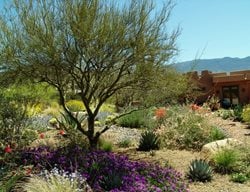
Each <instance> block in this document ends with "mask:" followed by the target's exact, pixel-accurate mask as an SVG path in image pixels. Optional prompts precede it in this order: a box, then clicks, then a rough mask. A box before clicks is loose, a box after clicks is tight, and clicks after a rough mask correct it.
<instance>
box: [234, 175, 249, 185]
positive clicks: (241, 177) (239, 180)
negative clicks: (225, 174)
mask: <svg viewBox="0 0 250 192" xmlns="http://www.w3.org/2000/svg"><path fill="white" fill-rule="evenodd" d="M248 179H249V178H248V177H247V175H245V174H244V173H234V174H232V175H231V181H233V182H236V183H245V182H246V181H247V180H248Z"/></svg>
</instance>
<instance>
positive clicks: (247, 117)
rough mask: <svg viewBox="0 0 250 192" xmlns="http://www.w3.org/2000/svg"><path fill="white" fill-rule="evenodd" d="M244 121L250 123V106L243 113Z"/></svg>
mask: <svg viewBox="0 0 250 192" xmlns="http://www.w3.org/2000/svg"><path fill="white" fill-rule="evenodd" d="M242 120H243V121H245V122H247V123H250V105H246V106H245V107H244V108H243V111H242Z"/></svg>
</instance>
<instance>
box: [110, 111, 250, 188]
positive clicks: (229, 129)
mask: <svg viewBox="0 0 250 192" xmlns="http://www.w3.org/2000/svg"><path fill="white" fill-rule="evenodd" d="M206 118H207V119H208V121H209V122H211V123H212V124H214V125H216V126H218V127H220V128H222V129H223V130H224V131H225V132H226V133H227V134H228V135H229V136H231V137H233V138H235V139H237V140H239V141H242V142H243V143H248V144H250V136H249V135H248V136H247V135H246V134H249V133H250V129H249V127H248V125H246V124H242V123H240V122H233V121H232V120H223V119H221V118H220V117H217V116H216V115H215V114H213V113H208V114H206ZM105 137H107V138H110V139H112V140H113V141H115V143H118V142H119V141H122V140H123V139H125V138H130V139H131V140H133V141H138V139H139V138H140V131H139V130H138V129H130V128H121V127H116V126H113V127H112V128H111V130H109V131H108V132H107V133H105ZM135 143H136V142H135ZM117 152H118V153H123V154H124V153H125V154H127V155H129V157H130V158H131V159H134V160H145V161H150V162H155V163H159V164H161V165H166V164H170V165H171V166H173V167H174V168H175V169H177V170H178V171H180V172H181V173H183V174H185V173H186V172H187V169H188V166H189V164H190V161H191V160H193V159H195V158H199V157H200V153H199V152H190V151H185V150H183V151H179V150H168V149H163V150H159V151H156V152H155V153H154V154H152V153H150V152H138V151H136V149H135V147H132V148H128V149H117ZM190 191H191V192H250V182H248V183H245V184H239V183H234V182H231V181H230V178H229V176H227V175H220V174H214V177H213V180H212V181H211V182H209V183H199V182H196V183H191V184H190Z"/></svg>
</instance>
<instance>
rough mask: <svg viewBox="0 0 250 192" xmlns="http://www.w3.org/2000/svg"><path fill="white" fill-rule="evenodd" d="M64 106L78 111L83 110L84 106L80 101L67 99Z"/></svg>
mask: <svg viewBox="0 0 250 192" xmlns="http://www.w3.org/2000/svg"><path fill="white" fill-rule="evenodd" d="M66 106H67V107H68V109H69V110H70V111H73V112H78V111H84V110H85V106H84V104H83V102H82V101H79V100H69V101H67V102H66Z"/></svg>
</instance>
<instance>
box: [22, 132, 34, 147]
mask: <svg viewBox="0 0 250 192" xmlns="http://www.w3.org/2000/svg"><path fill="white" fill-rule="evenodd" d="M37 138H38V133H37V131H35V130H32V129H28V128H26V129H24V130H23V131H22V136H21V141H20V142H21V143H22V146H27V145H29V144H31V143H32V142H33V141H35V140H36V139H37Z"/></svg>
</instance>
